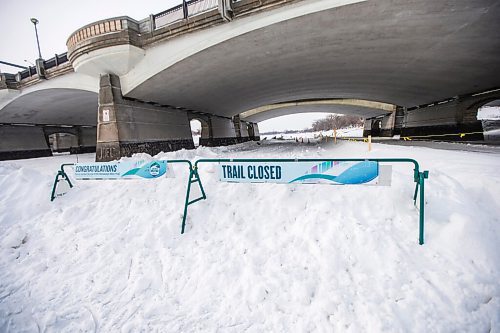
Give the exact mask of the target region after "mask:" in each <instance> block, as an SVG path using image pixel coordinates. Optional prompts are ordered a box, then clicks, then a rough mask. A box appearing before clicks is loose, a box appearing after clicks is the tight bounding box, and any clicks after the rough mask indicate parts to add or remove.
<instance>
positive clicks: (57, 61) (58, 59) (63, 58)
mask: <svg viewBox="0 0 500 333" xmlns="http://www.w3.org/2000/svg"><path fill="white" fill-rule="evenodd" d="M66 62H68V54H67V52H64V53H61V54H55V55H54V57H53V58H50V59H48V60H45V61H44V62H43V65H44V66H43V67H44V69H45V70H48V69H51V68H55V67H57V66H59V65H61V64H63V63H66ZM37 74H38V73H37V71H36V66H29V67H28V68H27V69H25V70H23V71H20V72H18V73H17V74H16V80H17V81H18V82H20V81H22V80H24V79H27V78H29V77H32V76H35V75H37Z"/></svg>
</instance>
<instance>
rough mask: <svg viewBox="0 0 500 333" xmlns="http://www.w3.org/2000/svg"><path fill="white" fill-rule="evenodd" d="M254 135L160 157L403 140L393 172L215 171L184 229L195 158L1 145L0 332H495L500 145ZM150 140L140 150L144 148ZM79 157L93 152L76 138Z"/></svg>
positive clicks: (206, 171)
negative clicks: (97, 162) (377, 182)
mask: <svg viewBox="0 0 500 333" xmlns="http://www.w3.org/2000/svg"><path fill="white" fill-rule="evenodd" d="M373 147H374V149H373V151H372V152H367V151H366V145H365V144H363V143H358V142H341V143H339V144H338V145H334V144H333V143H328V144H323V145H316V144H309V145H308V144H297V143H295V142H263V143H262V144H261V145H258V144H257V143H255V142H251V143H246V144H240V145H235V146H231V147H219V148H205V147H201V148H198V149H196V150H191V151H186V150H182V151H178V152H172V153H166V154H160V155H159V156H158V157H161V158H170V159H173V158H183V159H184V158H186V159H191V160H194V159H196V158H201V157H209V158H217V157H223V158H229V157H234V158H238V157H239V158H242V157H250V158H252V157H268V158H270V157H277V158H289V157H311V158H320V157H330V158H334V157H337V158H340V157H410V158H415V159H417V160H418V161H419V162H420V164H421V167H422V168H423V170H429V171H430V178H429V179H428V181H427V182H426V201H427V206H426V227H427V228H426V244H425V245H424V246H419V245H418V241H417V240H418V212H417V210H416V208H415V207H414V206H413V202H412V200H411V198H412V195H413V190H414V184H413V181H412V166H411V165H395V166H394V167H393V178H392V183H393V184H392V186H391V187H376V186H373V187H367V186H328V185H293V186H288V185H278V184H230V183H219V182H218V181H217V173H216V170H215V168H214V167H210V166H207V165H204V166H203V167H202V169H201V170H200V174H201V177H202V181H203V184H204V186H205V188H206V192H207V196H208V199H207V200H205V201H201V202H198V203H196V204H194V205H192V206H190V208H189V216H188V221H187V223H188V225H187V233H186V234H184V235H182V236H181V235H180V234H179V230H180V223H181V217H182V209H183V203H184V195H185V186H186V181H187V172H186V170H185V168H184V167H179V166H177V167H175V172H176V176H177V177H176V178H162V179H161V180H154V181H148V180H142V181H141V180H128V181H113V180H109V181H80V182H77V183H76V188H75V189H72V190H71V191H69V192H68V194H66V195H65V196H64V197H61V198H57V199H56V200H55V201H54V202H52V203H51V202H50V201H49V197H50V190H51V186H52V181H53V178H54V176H55V172H56V170H57V169H58V167H59V165H60V164H61V163H63V162H75V156H69V155H66V156H57V157H53V158H39V159H32V160H22V161H7V162H0V332H80V331H83V332H199V331H201V332H216V331H220V332H307V331H314V332H408V331H413V332H454V331H468V332H488V331H492V332H499V330H500V285H499V281H500V245H499V244H500V224H499V223H500V218H499V213H500V175H499V173H498V166H499V165H500V154H484V153H471V152H460V151H443V150H434V149H429V148H420V147H397V146H385V145H378V144H374V145H373ZM144 157H145V156H142V155H139V156H135V157H134V159H141V158H144ZM79 159H80V161H82V160H83V161H92V160H93V156H92V155H90V154H89V155H83V156H82V155H81V156H80V157H79Z"/></svg>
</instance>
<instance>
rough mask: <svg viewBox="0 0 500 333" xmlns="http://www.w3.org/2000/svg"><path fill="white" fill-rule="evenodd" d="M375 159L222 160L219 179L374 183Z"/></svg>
mask: <svg viewBox="0 0 500 333" xmlns="http://www.w3.org/2000/svg"><path fill="white" fill-rule="evenodd" d="M378 177H379V164H378V162H374V161H361V162H351V161H320V162H221V163H219V180H220V181H223V182H235V183H281V184H293V183H302V184H318V183H322V184H337V185H339V184H343V185H347V184H377V182H378Z"/></svg>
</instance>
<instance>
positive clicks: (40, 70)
mask: <svg viewBox="0 0 500 333" xmlns="http://www.w3.org/2000/svg"><path fill="white" fill-rule="evenodd" d="M30 21H31V23H33V25H34V26H35V35H36V45H37V46H38V59H36V61H35V63H36V72H37V74H38V77H39V78H40V79H42V80H45V79H46V76H45V61H44V60H43V59H42V52H41V51H40V41H39V40H38V29H37V28H36V25H37V24H38V20H37V19H36V18H34V17H32V18H31V19H30ZM30 75H31V70H30Z"/></svg>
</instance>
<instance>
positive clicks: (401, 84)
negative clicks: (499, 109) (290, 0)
mask: <svg viewBox="0 0 500 333" xmlns="http://www.w3.org/2000/svg"><path fill="white" fill-rule="evenodd" d="M299 4H300V3H299ZM299 4H297V6H299ZM499 17H500V3H499V2H498V1H495V0H482V1H473V2H471V1H466V0H461V1H434V0H425V1H412V2H408V1H402V0H401V1H367V2H360V3H356V4H352V5H347V6H342V7H337V8H332V9H328V10H323V11H320V12H316V13H313V14H309V15H304V16H302V17H298V18H294V19H291V20H287V21H284V22H281V23H276V24H272V25H270V26H267V27H264V28H260V29H257V30H254V31H252V32H248V33H245V34H243V35H240V36H238V37H235V38H232V39H229V40H227V41H225V42H223V43H221V44H218V45H215V46H213V47H210V48H208V49H205V50H203V51H201V52H198V53H197V54H195V55H193V56H190V57H188V58H186V59H184V60H181V61H179V62H177V63H176V64H175V65H173V66H171V67H169V68H167V69H165V70H163V71H161V72H159V73H158V74H157V75H155V76H153V77H151V78H149V79H148V80H146V81H145V82H143V83H142V84H140V85H139V86H137V87H136V88H135V89H132V90H131V91H130V92H126V94H125V95H126V96H128V97H133V98H137V99H140V100H144V101H154V102H157V103H160V104H169V105H177V106H183V107H186V108H190V109H193V110H197V111H202V112H209V113H213V114H218V115H222V116H234V115H236V114H239V113H241V112H244V111H247V110H250V109H253V108H256V107H259V106H262V105H268V104H274V103H281V102H287V101H290V100H307V99H327V98H358V99H366V100H373V101H382V102H386V103H391V104H396V105H399V106H403V107H414V106H417V105H422V104H426V103H432V102H436V101H441V100H444V99H448V98H451V97H454V96H460V95H463V94H470V93H472V92H477V91H484V90H487V89H490V88H492V87H498V86H500V77H499V76H498V75H492V73H498V72H500V35H499V34H492V31H500V20H499V19H498V18H499ZM238 24H239V22H238V20H235V21H233V22H231V23H228V29H229V28H233V29H238ZM231 25H233V27H231Z"/></svg>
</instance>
